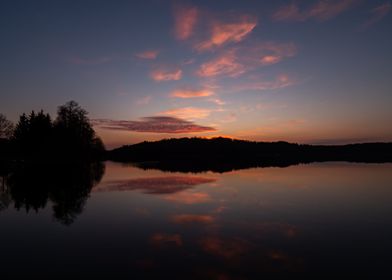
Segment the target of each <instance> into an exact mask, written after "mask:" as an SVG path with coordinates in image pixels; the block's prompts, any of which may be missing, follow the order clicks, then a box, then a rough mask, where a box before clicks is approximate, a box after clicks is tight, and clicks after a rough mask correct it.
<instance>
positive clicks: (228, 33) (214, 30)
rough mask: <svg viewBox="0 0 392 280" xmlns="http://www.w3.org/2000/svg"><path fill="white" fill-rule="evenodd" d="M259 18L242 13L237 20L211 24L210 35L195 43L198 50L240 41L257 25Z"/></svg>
mask: <svg viewBox="0 0 392 280" xmlns="http://www.w3.org/2000/svg"><path fill="white" fill-rule="evenodd" d="M256 25H257V19H256V18H255V17H253V16H250V15H242V16H239V17H238V18H237V20H236V21H232V22H230V23H223V22H218V21H215V22H213V23H212V24H211V30H210V37H209V38H208V39H207V40H204V41H202V42H200V43H198V44H196V45H195V49H196V50H197V51H200V52H202V51H207V50H212V49H214V48H217V47H220V46H223V45H225V44H227V43H230V42H234V43H238V42H240V41H242V40H243V39H245V38H246V36H247V35H248V34H249V33H250V32H251V31H252V30H253V29H254V28H255V27H256Z"/></svg>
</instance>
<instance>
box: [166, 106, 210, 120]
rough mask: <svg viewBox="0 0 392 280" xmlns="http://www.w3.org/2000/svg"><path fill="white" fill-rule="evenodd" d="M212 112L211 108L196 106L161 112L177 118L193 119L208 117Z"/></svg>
mask: <svg viewBox="0 0 392 280" xmlns="http://www.w3.org/2000/svg"><path fill="white" fill-rule="evenodd" d="M210 113H211V110H210V109H203V108H195V107H185V108H178V109H171V110H167V111H164V112H161V114H163V115H168V116H173V117H176V118H181V119H186V120H193V119H204V118H206V117H208V116H209V115H210Z"/></svg>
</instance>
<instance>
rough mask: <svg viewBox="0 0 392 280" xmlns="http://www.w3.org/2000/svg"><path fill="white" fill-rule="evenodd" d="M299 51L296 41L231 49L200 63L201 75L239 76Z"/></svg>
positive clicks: (264, 43) (198, 72) (199, 72)
mask: <svg viewBox="0 0 392 280" xmlns="http://www.w3.org/2000/svg"><path fill="white" fill-rule="evenodd" d="M296 53H297V47H296V45H295V44H294V43H277V42H263V43H258V44H255V45H252V46H250V47H237V48H232V49H229V50H227V51H225V52H223V53H221V54H220V55H218V56H217V57H216V58H213V59H211V60H210V61H207V62H205V63H203V64H201V65H200V67H199V69H198V71H197V74H198V75H199V76H201V77H215V76H229V77H237V76H240V75H242V74H244V73H245V72H248V71H249V70H252V69H254V68H257V67H260V66H265V65H271V64H275V63H278V62H280V61H282V60H283V59H285V58H288V57H292V56H294V55H295V54H296Z"/></svg>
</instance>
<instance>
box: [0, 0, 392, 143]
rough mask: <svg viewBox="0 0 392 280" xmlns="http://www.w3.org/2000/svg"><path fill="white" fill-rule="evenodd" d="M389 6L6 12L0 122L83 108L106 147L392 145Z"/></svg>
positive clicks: (152, 2)
mask: <svg viewBox="0 0 392 280" xmlns="http://www.w3.org/2000/svg"><path fill="white" fill-rule="evenodd" d="M391 12H392V1H389V0H387V1H386V0H380V1H379V0H339V1H338V0H315V1H308V0H292V1H291V0H290V1H279V0H277V1H261V0H260V1H256V0H241V1H231V0H216V1H211V0H205V1H169V0H167V1H164V0H143V1H137V0H136V1H134V0H133V1H130V0H129V1H121V0H118V1H110V0H106V1H100V0H81V1H76V0H75V1H65V0H64V1H60V0H58V1H57V0H47V1H44V0H42V1H41V0H37V1H20V0H3V1H1V2H0V38H1V44H0V112H1V113H3V114H5V115H6V116H7V117H8V118H9V119H10V120H12V121H14V122H16V121H17V120H18V116H19V115H20V114H22V113H23V112H30V111H31V110H40V109H43V110H44V111H46V112H49V113H50V114H52V115H53V116H54V115H55V113H56V110H57V106H59V105H61V104H64V103H65V102H67V101H70V100H75V101H77V102H78V103H79V104H80V105H81V106H82V107H83V108H85V109H86V110H87V111H88V112H89V117H90V119H91V120H92V123H93V124H94V128H95V130H96V132H97V134H98V135H99V136H100V137H102V138H103V140H104V142H105V144H106V146H107V147H109V148H111V147H117V146H120V145H123V144H132V143H137V142H140V141H144V140H158V139H163V138H173V137H216V136H225V137H232V138H237V139H247V140H257V141H277V140H285V141H290V142H297V143H311V144H314V143H317V144H319V143H320V144H341V143H350V142H374V141H392V126H391V125H390V123H391V120H392V110H391V107H392V106H391V105H392V79H391V77H392V67H391V66H392V51H391V50H392V16H391V14H392V13H391Z"/></svg>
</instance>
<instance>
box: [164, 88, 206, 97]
mask: <svg viewBox="0 0 392 280" xmlns="http://www.w3.org/2000/svg"><path fill="white" fill-rule="evenodd" d="M213 94H214V92H213V91H212V90H209V89H192V88H182V89H176V90H174V91H173V92H172V93H171V95H170V96H171V97H178V98H196V97H208V96H211V95H213Z"/></svg>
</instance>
